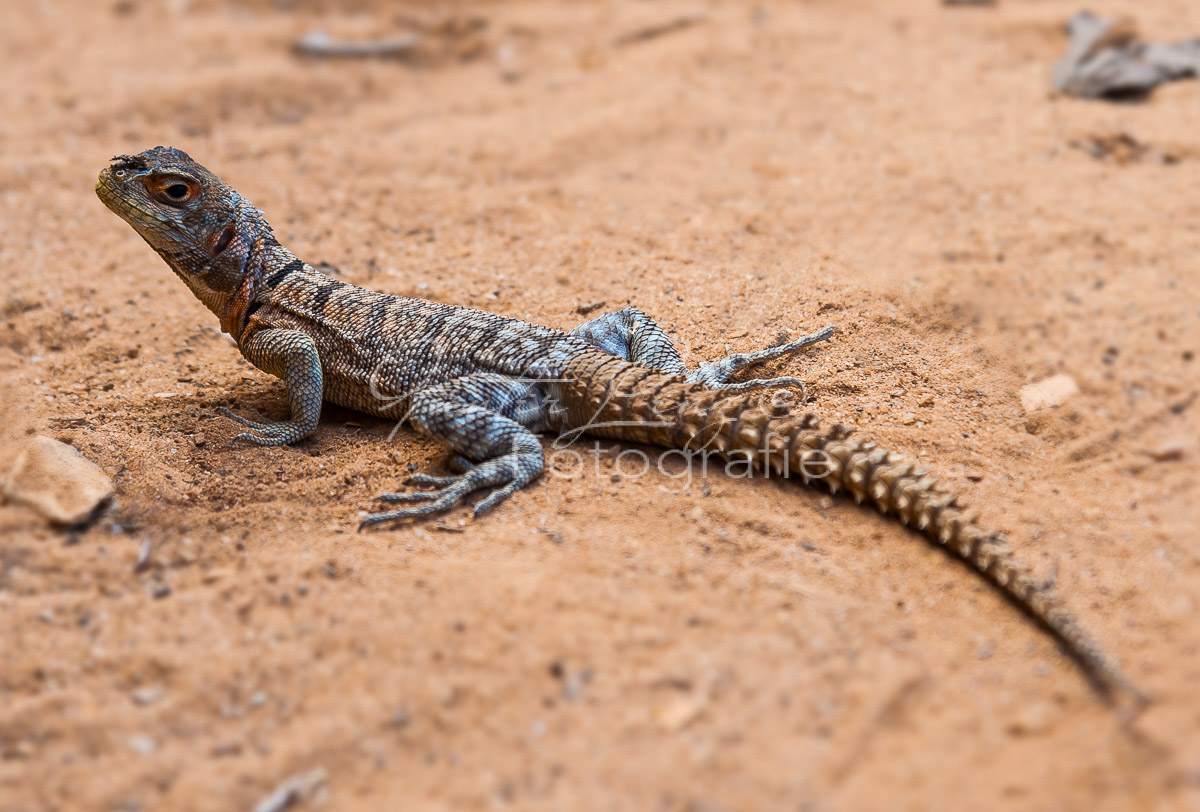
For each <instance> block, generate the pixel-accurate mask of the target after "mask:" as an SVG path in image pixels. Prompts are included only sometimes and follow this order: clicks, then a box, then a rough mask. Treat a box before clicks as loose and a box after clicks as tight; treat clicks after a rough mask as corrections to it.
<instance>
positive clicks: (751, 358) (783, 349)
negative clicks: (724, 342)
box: [687, 326, 837, 392]
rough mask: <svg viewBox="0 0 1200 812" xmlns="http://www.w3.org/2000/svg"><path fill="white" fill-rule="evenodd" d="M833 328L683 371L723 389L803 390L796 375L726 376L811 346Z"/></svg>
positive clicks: (743, 390)
mask: <svg viewBox="0 0 1200 812" xmlns="http://www.w3.org/2000/svg"><path fill="white" fill-rule="evenodd" d="M835 332H837V328H836V327H833V326H829V327H825V328H823V329H821V330H818V331H817V332H815V333H813V334H812V335H806V336H802V337H800V338H798V339H796V340H795V341H788V342H786V343H781V344H776V345H775V346H774V347H767V348H766V349H765V350H759V351H758V352H748V353H746V352H739V353H734V354H733V355H729V356H726V357H725V358H722V359H721V360H720V361H714V362H713V363H711V364H701V365H700V366H699V368H698V369H696V370H695V371H693V372H691V373H689V374H688V375H687V379H688V380H689V381H692V382H693V383H702V384H704V385H705V386H708V387H711V388H713V389H721V390H723V391H725V392H748V391H750V390H753V389H777V388H781V387H794V388H797V389H799V390H801V391H802V392H803V391H804V382H803V381H801V380H800V379H799V378H793V377H791V376H784V377H779V378H755V379H754V380H750V381H741V382H738V383H731V382H730V380H729V379H730V378H732V377H733V376H734V375H736V374H737V373H738V372H740V371H741V370H743V369H746V368H748V367H753V366H757V365H758V364H761V363H763V362H765V361H773V360H774V359H776V358H784V357H786V356H789V355H795V354H796V353H798V352H800V351H801V350H803V349H805V348H806V347H811V346H812V345H813V344H819V343H820V342H822V341H828V340H829V339H830V338H831V337H832V336H833V334H834V333H835Z"/></svg>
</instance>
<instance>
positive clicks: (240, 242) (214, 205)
mask: <svg viewBox="0 0 1200 812" xmlns="http://www.w3.org/2000/svg"><path fill="white" fill-rule="evenodd" d="M96 194H97V196H99V198H100V200H101V201H102V202H103V203H104V205H106V206H108V208H109V209H111V210H112V211H113V212H114V213H116V214H117V215H118V216H119V217H120V218H121V219H123V220H124V221H125V222H127V223H129V225H131V226H132V227H133V229H134V230H135V231H137V233H138V234H140V235H141V236H142V239H144V240H145V241H146V242H147V243H149V244H150V247H151V248H153V249H154V250H155V251H157V252H158V254H159V256H161V257H162V258H163V259H164V260H165V261H166V263H167V264H168V265H170V266H171V269H172V270H174V271H175V273H176V274H178V275H179V277H180V278H181V279H183V281H184V282H186V283H187V285H188V287H189V288H191V289H192V292H193V293H195V294H196V296H197V297H198V298H199V299H200V300H201V301H202V302H204V304H205V305H207V306H208V308H209V309H210V310H213V312H219V308H221V309H223V308H224V307H225V305H226V304H227V301H226V300H227V299H228V298H229V296H230V294H231V293H232V292H233V291H235V290H237V289H238V287H239V286H240V285H241V283H242V282H243V280H244V279H245V277H246V274H247V273H248V272H250V271H251V270H252V269H251V267H250V266H251V257H252V255H253V254H254V251H255V248H256V246H260V245H261V243H262V241H263V240H264V239H270V240H271V241H273V240H274V237H273V236H271V227H270V226H269V225H268V224H267V222H266V220H265V219H263V216H262V212H260V211H259V210H258V209H256V208H255V207H254V206H253V205H251V204H250V202H249V201H247V200H245V199H244V198H243V197H241V196H240V195H239V194H238V193H237V192H235V191H234V190H233V189H231V188H230V187H229V186H228V185H227V184H226V183H225V182H224V181H222V180H221V179H220V178H218V177H217V176H216V175H214V174H213V173H211V172H209V171H208V170H207V169H205V168H204V167H203V166H201V165H200V164H198V163H196V162H195V161H193V160H192V159H191V157H190V156H188V154H187V153H186V152H183V151H182V150H178V149H174V148H172V147H155V148H154V149H148V150H146V151H145V152H141V153H138V154H137V155H118V156H117V157H115V158H113V159H112V162H111V164H110V165H109V166H108V168H106V169H103V170H101V172H100V176H99V178H98V179H97V181H96Z"/></svg>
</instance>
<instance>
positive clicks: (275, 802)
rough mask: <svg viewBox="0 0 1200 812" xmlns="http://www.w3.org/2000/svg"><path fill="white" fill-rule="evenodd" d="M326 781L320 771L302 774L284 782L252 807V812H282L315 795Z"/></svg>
mask: <svg viewBox="0 0 1200 812" xmlns="http://www.w3.org/2000/svg"><path fill="white" fill-rule="evenodd" d="M327 780H328V773H326V772H325V771H324V770H322V769H316V770H313V771H312V772H308V773H302V774H300V775H297V776H293V777H292V778H289V779H288V780H286V781H284V782H283V783H282V784H280V785H279V786H278V787H276V788H275V791H274V792H272V793H271V794H270V795H268V796H267V797H265V798H263V799H262V800H261V801H259V802H258V803H256V804H255V805H254V812H283V810H285V809H290V808H291V807H292V806H294V805H296V804H299V803H302V802H304V801H305V800H306V799H308V798H310V797H311V796H313V795H314V794H316V792H317V790H318V789H320V788H321V787H322V786H323V785H324V784H325V782H326V781H327Z"/></svg>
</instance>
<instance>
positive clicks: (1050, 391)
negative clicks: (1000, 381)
mask: <svg viewBox="0 0 1200 812" xmlns="http://www.w3.org/2000/svg"><path fill="white" fill-rule="evenodd" d="M1018 394H1019V397H1020V398H1021V407H1022V408H1023V409H1025V411H1026V412H1036V411H1039V410H1041V409H1052V408H1054V407H1056V406H1061V405H1063V404H1064V403H1066V402H1067V399H1068V398H1070V397H1071V396H1073V395H1077V394H1079V386H1078V384H1076V383H1075V379H1074V378H1072V377H1071V376H1070V375H1051V376H1050V377H1049V378H1045V379H1043V380H1040V381H1038V382H1037V383H1031V384H1027V385H1025V386H1022V387H1021V390H1020V392H1019V393H1018Z"/></svg>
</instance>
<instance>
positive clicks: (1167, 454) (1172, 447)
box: [1150, 440, 1187, 462]
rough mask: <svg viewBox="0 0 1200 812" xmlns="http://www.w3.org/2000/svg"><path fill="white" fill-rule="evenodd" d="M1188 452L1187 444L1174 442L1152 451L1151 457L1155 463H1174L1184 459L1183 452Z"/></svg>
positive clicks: (1180, 441)
mask: <svg viewBox="0 0 1200 812" xmlns="http://www.w3.org/2000/svg"><path fill="white" fill-rule="evenodd" d="M1186 450H1187V444H1186V443H1184V442H1183V441H1182V440H1172V441H1171V442H1169V443H1163V444H1162V445H1160V446H1159V447H1158V448H1156V449H1154V450H1153V451H1151V452H1150V456H1151V457H1152V458H1153V459H1154V461H1155V462H1173V461H1175V460H1181V459H1183V452H1184V451H1186Z"/></svg>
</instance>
